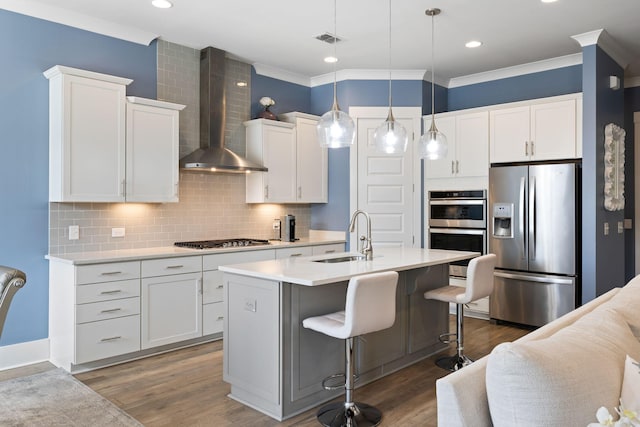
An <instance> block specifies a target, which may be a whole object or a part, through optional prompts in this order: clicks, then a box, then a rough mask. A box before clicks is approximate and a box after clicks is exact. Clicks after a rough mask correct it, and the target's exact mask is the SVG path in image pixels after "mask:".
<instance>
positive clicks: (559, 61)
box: [448, 53, 582, 89]
mask: <svg viewBox="0 0 640 427" xmlns="http://www.w3.org/2000/svg"><path fill="white" fill-rule="evenodd" d="M580 64H582V53H575V54H572V55H566V56H559V57H557V58H550V59H545V60H542V61H536V62H530V63H528V64H522V65H516V66H513V67H506V68H499V69H497V70H492V71H487V72H484V73H478V74H470V75H468V76H462V77H455V78H453V79H451V80H449V86H448V87H449V89H451V88H454V87H460V86H467V85H471V84H477V83H484V82H489V81H493V80H499V79H506V78H509V77H517V76H522V75H525V74H531V73H539V72H542V71H549V70H555V69H557V68H564V67H570V66H573V65H580Z"/></svg>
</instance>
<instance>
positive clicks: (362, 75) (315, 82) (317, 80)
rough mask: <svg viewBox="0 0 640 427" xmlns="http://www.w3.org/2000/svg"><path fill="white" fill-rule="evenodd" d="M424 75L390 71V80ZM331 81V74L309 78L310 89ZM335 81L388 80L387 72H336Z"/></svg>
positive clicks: (405, 71)
mask: <svg viewBox="0 0 640 427" xmlns="http://www.w3.org/2000/svg"><path fill="white" fill-rule="evenodd" d="M424 74H425V71H424V70H391V80H422V79H423V77H424ZM333 79H334V75H333V72H331V73H326V74H322V75H319V76H314V77H311V87H316V86H321V85H325V84H329V83H333ZM335 79H336V81H339V82H341V81H344V80H389V70H364V69H363V70H360V69H347V70H338V71H337V72H336V76H335ZM436 83H438V82H436ZM438 84H440V83H438Z"/></svg>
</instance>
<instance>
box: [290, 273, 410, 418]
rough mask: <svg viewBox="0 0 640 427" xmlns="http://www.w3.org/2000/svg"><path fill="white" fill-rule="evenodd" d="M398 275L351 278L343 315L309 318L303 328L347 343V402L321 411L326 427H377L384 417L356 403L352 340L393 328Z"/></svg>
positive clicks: (332, 404) (326, 407)
mask: <svg viewBox="0 0 640 427" xmlns="http://www.w3.org/2000/svg"><path fill="white" fill-rule="evenodd" d="M397 284H398V273H396V272H395V271H388V272H383V273H372V274H365V275H361V276H356V277H352V278H351V280H349V285H348V287H347V298H346V302H345V309H344V311H338V312H335V313H329V314H325V315H324V316H316V317H309V318H307V319H304V320H303V321H302V326H304V327H305V328H308V329H313V330H314V331H317V332H321V333H323V334H325V335H329V336H331V337H334V338H339V339H344V340H345V357H346V363H345V385H344V388H345V401H344V402H334V403H329V404H328V405H325V406H323V407H322V408H320V410H318V421H320V423H321V424H322V425H324V426H331V427H338V426H359V427H362V426H377V425H378V424H379V423H380V420H381V419H382V413H381V412H380V411H379V410H378V409H376V408H374V407H373V406H370V405H367V404H366V403H360V402H354V401H353V397H352V395H353V361H354V359H353V350H354V349H353V338H354V337H357V336H359V335H363V334H368V333H370V332H375V331H380V330H382V329H387V328H390V327H391V326H393V323H394V322H395V318H396V286H397Z"/></svg>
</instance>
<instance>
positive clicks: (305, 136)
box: [280, 112, 329, 203]
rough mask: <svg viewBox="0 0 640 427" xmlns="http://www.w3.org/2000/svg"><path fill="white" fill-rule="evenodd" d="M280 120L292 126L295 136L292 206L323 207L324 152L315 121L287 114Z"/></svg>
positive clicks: (325, 182) (325, 198)
mask: <svg viewBox="0 0 640 427" xmlns="http://www.w3.org/2000/svg"><path fill="white" fill-rule="evenodd" d="M280 119H281V120H284V121H286V122H289V123H293V124H294V125H295V128H294V129H295V135H296V160H297V161H296V182H297V189H296V191H297V194H296V202H299V203H326V202H327V201H328V197H329V196H328V194H329V192H328V170H329V168H328V155H327V149H326V148H323V147H320V144H319V143H318V136H317V135H318V134H317V132H316V128H317V126H318V120H319V117H317V116H312V115H310V114H303V113H296V112H294V113H287V114H282V115H280Z"/></svg>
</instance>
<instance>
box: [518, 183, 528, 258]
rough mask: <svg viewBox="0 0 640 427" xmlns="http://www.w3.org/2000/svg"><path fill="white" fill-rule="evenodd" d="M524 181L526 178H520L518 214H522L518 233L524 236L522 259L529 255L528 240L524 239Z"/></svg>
mask: <svg viewBox="0 0 640 427" xmlns="http://www.w3.org/2000/svg"><path fill="white" fill-rule="evenodd" d="M524 179H525V177H524V176H523V177H520V197H519V208H518V212H519V213H520V218H518V231H519V232H520V236H522V247H521V249H522V252H521V253H520V258H524V257H525V254H526V253H527V246H526V245H527V239H525V238H524V197H525V195H524V192H525V187H524Z"/></svg>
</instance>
